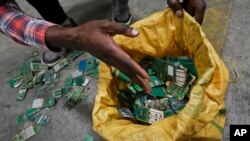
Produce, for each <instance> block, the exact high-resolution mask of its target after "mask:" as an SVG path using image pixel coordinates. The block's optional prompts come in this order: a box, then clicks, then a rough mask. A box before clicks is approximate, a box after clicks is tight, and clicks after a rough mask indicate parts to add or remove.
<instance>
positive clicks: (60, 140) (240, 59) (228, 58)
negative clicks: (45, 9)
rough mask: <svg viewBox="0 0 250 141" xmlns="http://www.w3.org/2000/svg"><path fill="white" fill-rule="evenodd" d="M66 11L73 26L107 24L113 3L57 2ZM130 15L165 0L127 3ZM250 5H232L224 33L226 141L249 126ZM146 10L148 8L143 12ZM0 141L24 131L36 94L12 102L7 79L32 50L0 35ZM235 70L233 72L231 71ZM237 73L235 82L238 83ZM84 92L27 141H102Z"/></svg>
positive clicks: (59, 106) (92, 89)
mask: <svg viewBox="0 0 250 141" xmlns="http://www.w3.org/2000/svg"><path fill="white" fill-rule="evenodd" d="M59 1H60V2H61V4H62V6H63V7H64V9H65V11H67V13H68V14H69V15H70V16H72V17H73V18H74V19H75V20H76V21H77V23H79V24H80V23H83V22H86V21H88V20H91V19H101V18H110V15H111V0H101V1H100V0H74V2H72V0H59ZM17 2H18V3H19V4H20V7H21V8H23V10H24V11H26V12H27V13H29V14H31V15H34V16H38V17H39V14H38V13H37V12H36V11H35V10H34V9H33V8H32V7H31V6H30V5H28V4H27V2H26V1H23V0H17ZM130 6H131V13H132V15H133V19H134V21H136V20H138V19H141V18H143V17H145V16H147V15H149V14H151V13H153V12H155V11H157V10H159V9H162V8H164V7H165V6H166V0H154V1H152V0H145V1H140V0H130ZM249 6H250V1H248V0H240V1H239V0H233V7H232V11H231V17H230V20H229V27H228V33H227V38H226V43H225V47H224V49H223V54H222V57H223V59H224V60H225V62H226V64H227V65H228V67H229V69H230V72H231V74H232V76H231V78H232V79H233V80H235V81H234V82H232V83H231V84H230V86H229V89H228V93H227V97H226V98H225V100H226V106H227V117H228V120H227V126H226V128H225V132H224V140H225V141H227V140H229V127H228V125H229V124H250V118H249V116H250V95H249V91H250V88H249V87H247V86H249V85H250V80H249V78H247V76H248V75H250V74H249V73H248V69H249V66H250V64H249V62H250V60H248V59H249V57H248V56H249V53H250V48H248V46H247V45H248V43H250V39H249V37H248V36H249V32H250V27H249V24H250V11H249V9H248V7H249ZM145 7H147V8H145ZM0 42H1V47H0V54H1V55H0V95H1V96H0V111H1V116H0V124H1V126H0V140H1V141H10V140H12V137H13V136H14V135H15V134H16V133H18V131H20V130H21V129H22V127H21V126H20V125H17V124H16V118H17V115H18V114H20V113H22V112H24V111H25V110H26V109H27V108H30V107H31V102H32V100H33V99H34V97H35V95H34V93H35V89H34V90H31V91H29V93H28V95H27V98H26V99H25V101H24V102H16V94H17V91H18V90H17V89H11V88H10V87H9V86H8V80H9V78H10V76H11V73H12V72H14V71H15V70H16V69H17V68H20V67H21V66H22V64H23V62H24V60H25V58H27V56H28V54H29V53H31V52H32V51H34V50H35V49H32V48H26V47H23V46H21V45H18V44H16V43H14V42H13V41H12V40H10V39H9V38H7V37H5V36H3V35H0ZM233 65H234V66H235V67H233ZM235 70H236V71H237V74H238V76H239V78H238V79H237V80H236V79H234V78H236V77H235V76H236V75H235V74H236V73H235ZM89 86H90V89H89V90H88V91H87V93H88V95H89V98H88V100H87V101H86V102H83V103H81V104H80V105H78V106H77V107H76V108H75V109H73V110H71V111H64V110H63V109H62V105H63V102H64V100H65V99H64V100H60V101H59V103H58V104H57V105H56V109H55V110H52V111H50V115H51V116H52V121H51V123H50V124H49V125H48V126H47V127H45V128H42V129H41V131H40V133H39V134H38V135H36V136H34V137H33V138H31V139H30V141H52V140H54V141H81V140H83V138H84V137H85V136H86V135H87V134H90V135H93V136H94V137H95V141H101V140H102V138H101V137H100V136H99V135H97V134H96V133H95V132H94V131H93V130H92V117H91V113H92V108H93V102H94V98H95V95H96V90H97V86H96V82H95V81H92V82H91V84H90V85H89Z"/></svg>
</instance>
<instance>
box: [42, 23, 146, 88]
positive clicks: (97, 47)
mask: <svg viewBox="0 0 250 141" xmlns="http://www.w3.org/2000/svg"><path fill="white" fill-rule="evenodd" d="M54 28H61V29H54V30H55V31H53V28H52V31H50V30H51V29H48V31H47V33H46V34H47V37H46V41H47V43H48V44H49V45H51V46H55V47H68V48H72V47H74V49H79V50H85V51H87V52H89V53H90V54H92V55H93V56H95V57H97V58H98V59H100V60H102V61H103V62H105V63H107V64H109V65H111V66H114V67H115V68H117V69H119V70H120V71H121V72H123V73H124V74H126V75H127V76H128V77H129V78H130V79H131V80H133V81H134V82H136V83H137V84H139V85H140V86H141V87H142V88H143V89H144V90H145V91H146V92H148V93H150V92H151V88H150V86H149V80H150V77H149V75H148V74H147V72H146V71H145V70H144V69H143V68H142V67H141V66H140V65H139V64H137V63H136V62H135V61H134V60H133V59H132V58H131V57H130V56H129V55H128V54H126V53H125V52H124V51H123V50H122V49H121V48H119V47H118V45H117V44H116V43H115V42H114V41H113V39H112V37H111V35H114V34H123V35H125V36H129V37H136V36H138V35H139V31H138V30H136V29H133V28H131V27H129V26H127V25H124V24H121V23H113V22H110V21H108V20H96V21H91V22H88V23H86V24H83V25H80V26H78V27H75V28H63V27H54ZM60 30H61V31H60ZM51 34H52V35H51ZM53 34H54V35H53ZM55 34H56V35H55ZM63 34H66V35H63ZM58 36H61V37H59V38H58Z"/></svg>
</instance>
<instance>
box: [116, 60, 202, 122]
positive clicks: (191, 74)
mask: <svg viewBox="0 0 250 141" xmlns="http://www.w3.org/2000/svg"><path fill="white" fill-rule="evenodd" d="M141 66H142V67H143V68H144V69H145V70H147V72H148V74H149V75H150V79H151V80H150V83H149V85H150V87H151V89H152V92H151V93H150V94H147V93H146V92H145V91H144V90H143V89H142V88H141V87H140V86H139V85H137V84H136V83H134V82H132V81H131V80H130V79H129V78H128V77H127V76H126V75H124V74H123V73H121V72H119V71H118V70H117V69H113V71H112V73H113V75H114V76H115V77H117V78H118V79H119V81H122V82H119V83H125V87H126V88H125V89H124V88H119V89H120V90H119V92H118V94H117V98H118V100H119V102H120V107H118V111H119V112H120V114H121V116H122V117H124V118H131V119H136V120H138V121H140V122H142V123H145V124H152V123H154V122H156V121H159V120H162V119H164V118H167V117H170V116H172V115H175V114H178V113H179V112H180V111H181V110H182V109H183V108H184V107H185V105H186V103H187V102H188V99H189V93H190V90H191V88H192V86H193V85H194V83H195V80H196V78H197V74H196V69H195V65H194V61H193V59H191V58H187V57H179V58H164V59H157V58H152V57H147V58H146V59H144V60H142V61H141Z"/></svg>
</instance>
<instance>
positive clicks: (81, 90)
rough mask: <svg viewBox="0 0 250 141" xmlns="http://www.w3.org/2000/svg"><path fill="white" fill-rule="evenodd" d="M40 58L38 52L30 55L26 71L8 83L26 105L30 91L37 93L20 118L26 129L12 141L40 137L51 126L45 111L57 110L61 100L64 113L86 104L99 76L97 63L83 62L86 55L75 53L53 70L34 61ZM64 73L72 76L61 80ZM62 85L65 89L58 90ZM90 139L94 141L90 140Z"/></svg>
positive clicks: (22, 71)
mask: <svg viewBox="0 0 250 141" xmlns="http://www.w3.org/2000/svg"><path fill="white" fill-rule="evenodd" d="M37 55H39V53H38V52H33V53H32V54H30V56H29V58H28V59H27V60H26V61H25V62H24V64H23V67H22V68H20V69H19V70H17V71H16V72H14V74H13V77H12V78H11V79H10V80H9V85H10V87H12V88H18V89H19V92H18V93H17V97H16V100H17V101H20V102H21V101H25V98H26V95H27V94H28V93H29V90H30V89H35V90H36V93H35V95H36V98H35V99H34V100H33V102H32V105H31V107H30V108H29V109H27V110H25V111H24V112H23V113H20V114H19V115H18V117H17V123H18V124H20V125H23V130H22V131H20V133H18V134H17V135H16V136H15V137H14V138H13V140H14V141H25V140H27V139H29V138H30V137H32V136H34V135H35V134H37V133H39V130H40V128H41V127H44V126H46V125H48V124H49V123H50V121H51V119H52V117H51V116H50V115H49V113H48V111H45V112H44V110H53V109H55V105H56V104H57V102H58V101H59V99H61V98H63V97H65V99H66V102H65V103H64V106H63V108H64V109H65V110H71V109H72V108H74V107H75V106H76V105H77V104H79V103H80V102H82V101H83V100H85V99H86V98H87V94H86V93H85V88H86V86H87V85H88V83H89V82H90V80H95V79H96V78H97V76H98V64H99V63H98V60H97V59H96V58H94V57H90V58H85V59H83V58H84V57H83V56H84V55H86V53H85V52H84V51H77V50H72V51H70V52H69V53H68V54H67V56H66V57H65V58H64V59H62V60H61V61H59V62H58V63H57V64H55V65H54V66H52V67H48V66H47V65H45V64H42V63H41V62H40V60H37V59H35V57H36V56H37ZM62 70H67V71H68V72H70V73H69V74H68V75H67V77H66V79H62V78H63V77H61V73H60V72H61V71H62ZM60 82H63V83H64V85H63V86H58V84H59V83H60ZM32 95H34V94H32ZM27 96H28V95H27ZM47 113H48V114H47ZM88 138H89V139H88V140H91V136H90V137H88Z"/></svg>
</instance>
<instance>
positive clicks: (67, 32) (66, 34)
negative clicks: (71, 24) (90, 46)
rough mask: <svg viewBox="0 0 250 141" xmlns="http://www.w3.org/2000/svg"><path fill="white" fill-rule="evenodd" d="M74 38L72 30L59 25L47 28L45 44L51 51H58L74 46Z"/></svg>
mask: <svg viewBox="0 0 250 141" xmlns="http://www.w3.org/2000/svg"><path fill="white" fill-rule="evenodd" d="M75 38H76V37H75V34H74V32H73V28H68V27H62V26H59V25H54V26H51V27H49V28H48V29H47V31H46V33H45V41H46V44H47V46H48V48H49V49H50V50H52V51H60V50H61V48H70V47H72V46H74V44H75V43H74V42H75V41H74V40H75Z"/></svg>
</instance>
